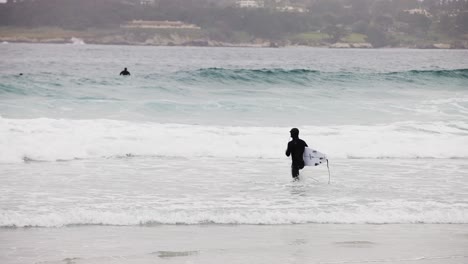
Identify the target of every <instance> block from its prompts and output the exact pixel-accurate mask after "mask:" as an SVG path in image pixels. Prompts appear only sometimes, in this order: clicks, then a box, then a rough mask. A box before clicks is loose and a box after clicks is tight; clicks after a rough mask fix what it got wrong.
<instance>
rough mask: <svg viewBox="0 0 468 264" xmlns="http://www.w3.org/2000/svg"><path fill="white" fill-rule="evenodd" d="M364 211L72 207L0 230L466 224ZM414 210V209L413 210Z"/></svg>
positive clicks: (5, 216)
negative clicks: (70, 227)
mask: <svg viewBox="0 0 468 264" xmlns="http://www.w3.org/2000/svg"><path fill="white" fill-rule="evenodd" d="M384 208H385V209H381V208H367V209H363V210H360V211H359V212H353V211H352V210H348V211H346V210H345V211H334V212H333V211H327V210H325V211H323V210H317V209H313V208H308V209H294V208H291V209H280V208H275V209H271V210H267V209H243V210H228V209H223V208H218V209H216V210H215V209H213V210H208V211H206V210H195V209H193V208H192V209H187V210H177V211H171V210H158V209H155V210H147V211H143V210H131V211H120V212H116V211H111V210H108V211H105V210H91V209H80V208H74V209H73V210H69V211H57V212H48V213H44V212H41V213H39V212H36V213H26V212H9V211H4V212H3V213H1V214H0V227H62V226H73V225H115V226H138V225H200V224H238V225H244V224H245V225H280V224H308V223H317V224H467V223H468V215H467V214H466V211H464V210H463V209H462V208H452V209H443V208H436V209H434V210H431V211H427V210H420V211H418V212H415V211H414V210H409V209H408V208H396V209H395V208H394V209H388V208H386V207H384ZM413 209H414V208H413Z"/></svg>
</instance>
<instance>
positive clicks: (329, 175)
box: [327, 159, 331, 184]
mask: <svg viewBox="0 0 468 264" xmlns="http://www.w3.org/2000/svg"><path fill="white" fill-rule="evenodd" d="M327 169H328V184H330V178H331V176H330V167H328V159H327Z"/></svg>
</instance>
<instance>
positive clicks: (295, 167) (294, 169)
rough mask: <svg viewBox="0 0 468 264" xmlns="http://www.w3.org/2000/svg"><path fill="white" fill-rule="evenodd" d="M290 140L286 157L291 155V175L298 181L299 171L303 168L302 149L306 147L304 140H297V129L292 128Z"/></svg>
mask: <svg viewBox="0 0 468 264" xmlns="http://www.w3.org/2000/svg"><path fill="white" fill-rule="evenodd" d="M289 132H290V133H291V137H292V140H291V141H289V143H288V149H286V156H288V157H289V156H290V155H291V159H292V164H291V174H292V177H293V179H294V180H299V170H301V169H302V168H304V158H303V157H302V155H303V154H304V149H305V147H308V146H307V143H305V141H304V140H302V139H300V138H299V129H297V128H293V129H291V131H289Z"/></svg>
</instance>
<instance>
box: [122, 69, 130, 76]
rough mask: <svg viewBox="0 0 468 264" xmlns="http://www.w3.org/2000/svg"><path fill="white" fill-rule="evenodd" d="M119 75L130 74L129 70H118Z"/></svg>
mask: <svg viewBox="0 0 468 264" xmlns="http://www.w3.org/2000/svg"><path fill="white" fill-rule="evenodd" d="M120 75H124V76H127V75H130V72H129V71H127V69H126V68H125V70H123V71H121V72H120Z"/></svg>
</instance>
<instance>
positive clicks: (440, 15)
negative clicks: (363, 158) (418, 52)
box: [0, 0, 468, 48]
mask: <svg viewBox="0 0 468 264" xmlns="http://www.w3.org/2000/svg"><path fill="white" fill-rule="evenodd" d="M264 2H265V7H264V8H255V9H252V8H237V7H236V6H235V0H222V1H221V0H219V1H214V0H190V1H188V0H157V1H155V2H154V3H155V4H154V5H141V4H140V1H137V0H80V1H77V0H34V1H33V0H24V1H18V2H13V1H9V2H8V3H6V4H0V27H3V28H1V29H0V40H5V39H7V40H11V41H25V40H27V39H29V40H31V41H34V40H44V39H45V40H47V39H49V40H50V39H52V40H54V39H55V40H57V39H66V38H70V37H72V36H73V37H79V38H83V39H84V40H85V42H89V43H125V44H143V45H172V44H173V45H185V44H187V45H191V44H194V45H197V44H200V45H218V44H219V43H234V44H236V43H251V44H254V43H262V42H263V43H268V42H270V43H275V45H276V44H279V45H287V44H292V45H310V46H323V45H329V44H333V43H340V42H345V43H357V44H359V43H366V42H368V43H371V44H372V46H373V47H431V45H435V44H437V43H446V44H451V45H452V47H457V48H462V47H468V0H458V1H455V0H442V1H441V0H423V1H418V0H295V1H293V0H289V1H276V0H265V1H264ZM286 6H293V7H296V8H297V9H295V10H302V11H303V12H283V11H281V10H286V9H285V7H286ZM137 19H139V20H155V21H164V20H170V21H182V22H185V23H188V24H195V25H197V26H199V27H201V30H200V29H198V30H195V29H122V28H121V27H120V25H122V24H125V23H126V22H128V21H131V20H137ZM37 28H39V29H37ZM213 43H215V44H213ZM216 43H218V44H216Z"/></svg>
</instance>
